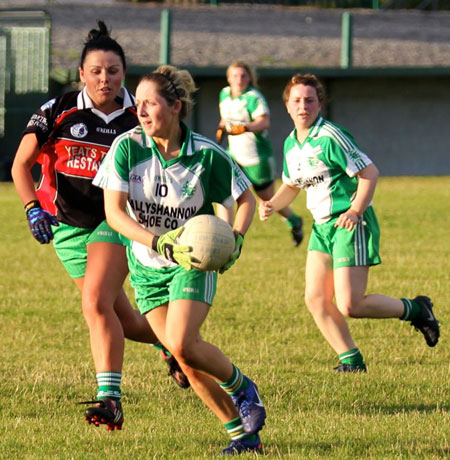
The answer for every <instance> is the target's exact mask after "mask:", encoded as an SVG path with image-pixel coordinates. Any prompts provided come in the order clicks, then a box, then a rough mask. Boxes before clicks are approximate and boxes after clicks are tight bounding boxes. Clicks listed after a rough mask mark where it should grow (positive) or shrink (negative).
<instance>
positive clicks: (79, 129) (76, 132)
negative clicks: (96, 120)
mask: <svg viewBox="0 0 450 460" xmlns="http://www.w3.org/2000/svg"><path fill="white" fill-rule="evenodd" d="M87 133H88V129H87V126H86V125H85V124H84V123H77V124H76V125H73V126H72V127H71V128H70V134H72V136H73V137H77V138H78V139H81V138H82V137H85V136H87Z"/></svg>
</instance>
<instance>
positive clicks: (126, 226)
mask: <svg viewBox="0 0 450 460" xmlns="http://www.w3.org/2000/svg"><path fill="white" fill-rule="evenodd" d="M103 193H104V197H105V214H106V220H107V222H108V224H109V225H110V226H111V227H112V228H113V229H114V230H116V231H117V232H119V233H121V234H122V235H124V236H125V237H127V238H129V239H130V240H133V241H138V242H139V243H142V244H145V245H146V246H148V247H149V248H151V247H152V244H153V240H154V238H155V235H154V234H153V233H151V232H149V231H148V230H146V229H145V228H144V227H141V226H140V225H139V224H138V223H137V222H136V221H135V220H133V219H132V218H131V217H130V216H129V215H128V214H127V211H126V209H127V200H128V194H127V193H124V192H118V191H116V190H108V189H104V191H103Z"/></svg>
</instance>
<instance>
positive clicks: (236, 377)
mask: <svg viewBox="0 0 450 460" xmlns="http://www.w3.org/2000/svg"><path fill="white" fill-rule="evenodd" d="M217 383H218V384H219V385H220V386H221V387H222V389H223V390H224V391H226V392H227V393H228V394H229V395H230V396H235V395H237V394H239V393H240V391H242V390H245V389H246V388H247V387H248V381H247V379H246V378H245V376H244V374H243V373H242V372H241V371H240V370H239V369H238V368H237V367H236V366H235V365H234V364H233V375H232V376H231V378H230V380H228V381H226V382H217Z"/></svg>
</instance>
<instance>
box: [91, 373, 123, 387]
mask: <svg viewBox="0 0 450 460" xmlns="http://www.w3.org/2000/svg"><path fill="white" fill-rule="evenodd" d="M96 377H97V383H98V385H99V386H100V385H102V386H104V385H108V386H113V387H120V383H121V381H122V374H119V373H117V372H100V373H99V374H97V376H96Z"/></svg>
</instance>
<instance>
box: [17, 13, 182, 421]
mask: <svg viewBox="0 0 450 460" xmlns="http://www.w3.org/2000/svg"><path fill="white" fill-rule="evenodd" d="M98 25H99V28H98V29H93V30H91V31H90V33H89V35H88V39H87V41H86V43H85V46H84V48H83V51H82V54H81V62H80V68H79V72H80V78H81V81H82V82H83V83H84V89H83V90H81V91H74V92H69V93H66V94H64V95H62V96H59V97H57V98H55V99H53V100H51V101H49V102H48V103H46V104H44V105H43V106H42V107H41V108H40V109H39V110H38V111H37V112H36V113H35V114H34V115H33V116H32V117H31V120H30V122H29V123H28V126H27V128H26V130H25V133H24V136H23V139H22V141H21V143H20V145H19V148H18V150H17V154H16V157H15V160H14V164H13V169H12V176H13V179H14V185H15V187H16V189H17V192H18V194H19V196H20V198H21V199H22V201H23V203H24V204H25V209H26V213H27V218H28V223H29V226H30V229H31V232H32V234H33V236H34V237H35V238H36V239H37V240H38V241H39V242H40V243H43V244H47V243H49V242H50V241H51V240H52V239H53V238H54V245H55V249H56V252H57V255H58V257H59V258H60V259H61V262H62V263H63V264H64V267H65V268H66V270H67V272H68V273H69V275H70V276H71V278H72V279H73V281H74V283H75V284H76V286H77V287H78V288H79V290H80V291H81V293H82V308H83V314H84V318H85V320H86V323H87V325H88V327H89V335H90V345H91V352H92V356H93V359H94V365H95V369H96V373H97V374H96V377H97V382H98V392H97V399H98V400H99V403H97V404H95V406H94V407H92V408H89V409H88V410H87V411H86V416H87V418H88V420H89V421H93V422H94V423H96V424H98V423H106V424H107V425H108V428H109V429H114V428H121V426H122V422H123V414H122V410H121V405H120V397H121V390H120V381H121V377H122V374H121V372H122V362H123V355H124V336H125V337H127V338H129V339H132V340H135V341H140V342H147V343H154V342H155V341H156V340H157V339H156V337H155V335H154V334H153V332H152V331H151V329H150V328H149V326H148V323H147V321H146V320H145V318H144V317H143V316H142V315H140V314H139V312H138V311H137V310H135V309H134V308H133V307H132V306H131V305H130V302H129V301H128V299H127V297H126V294H125V292H124V290H123V289H122V284H123V282H124V280H125V278H126V276H127V274H128V267H127V260H126V252H125V247H124V246H123V244H122V243H121V241H120V239H119V236H118V234H117V233H116V232H115V231H113V230H112V229H111V228H110V227H109V226H108V225H107V223H106V221H105V213H104V204H103V193H102V190H100V189H98V188H97V187H94V186H93V185H92V179H93V177H94V176H95V174H96V172H97V168H98V165H99V164H100V161H101V159H102V156H103V155H105V154H106V152H107V151H108V149H109V147H110V145H111V143H112V141H113V140H114V138H115V136H116V135H117V134H120V133H122V132H124V131H127V130H128V129H130V128H132V127H133V126H136V125H137V124H138V119H137V116H136V111H135V107H134V98H133V96H132V95H131V94H130V93H129V92H128V91H127V90H126V89H125V88H122V84H123V81H124V78H125V69H126V60H125V55H124V52H123V50H122V47H121V46H120V45H119V43H117V42H116V40H114V39H112V38H111V37H110V35H109V32H108V30H107V28H106V25H105V24H104V23H103V22H102V21H99V22H98ZM36 161H39V162H40V163H41V165H42V175H41V181H40V184H39V188H38V190H37V191H36V190H35V186H34V180H33V177H32V175H31V168H32V167H33V165H34V163H35V162H36ZM54 215H56V217H55V216H54ZM166 358H167V356H166ZM167 361H168V364H169V365H170V366H171V368H172V371H174V372H175V374H174V376H175V377H177V378H178V380H179V382H178V383H184V384H186V382H187V381H186V378H185V376H184V375H183V374H182V373H181V369H179V367H178V365H177V364H176V361H175V360H174V359H173V358H172V357H170V356H169V357H168V358H167ZM177 369H178V370H177ZM180 379H181V380H180ZM101 420H103V421H101Z"/></svg>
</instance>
